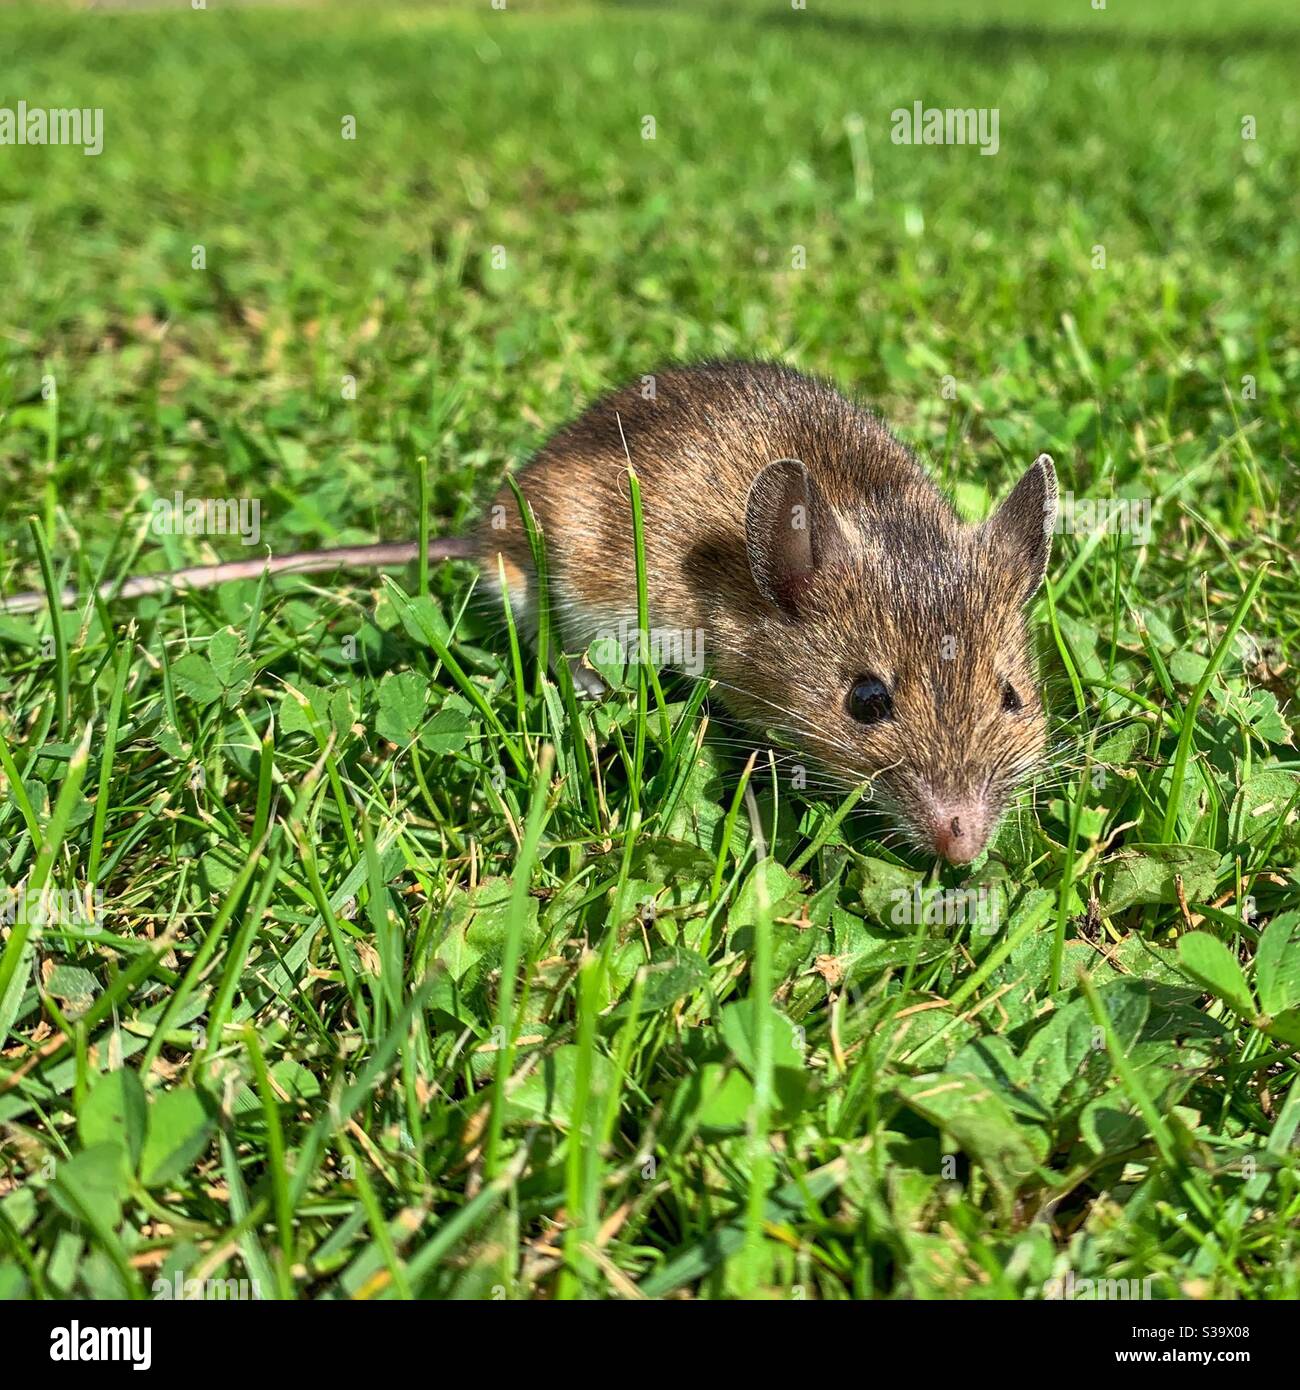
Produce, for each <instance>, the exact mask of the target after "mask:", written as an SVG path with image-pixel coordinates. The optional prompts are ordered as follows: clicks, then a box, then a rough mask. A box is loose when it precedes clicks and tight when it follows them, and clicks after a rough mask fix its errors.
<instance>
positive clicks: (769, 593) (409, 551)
mask: <svg viewBox="0 0 1300 1390" xmlns="http://www.w3.org/2000/svg"><path fill="white" fill-rule="evenodd" d="M629 470H633V471H634V472H635V476H636V478H637V481H638V484H639V490H640V496H641V507H642V533H643V542H644V555H645V574H646V594H647V617H648V632H646V633H644V634H640V635H639V636H638V634H639V623H638V602H637V577H636V566H635V531H634V522H633V511H632V506H631V489H630V480H629ZM515 482H516V484H517V486H518V488H519V491H520V493H521V495H522V497H523V498H524V499H525V501H526V503H527V506H528V508H529V509H530V511H531V513H532V516H533V519H534V521H535V526H536V529H537V531H539V532H540V535H541V537H542V539H543V542H544V545H545V555H546V569H547V586H548V595H549V602H548V610H549V614H550V624H551V628H552V630H553V632H555V633H556V634H557V636H558V644H559V646H560V647H561V649H562V650H563V652H564V653H565V654H567V657H568V659H569V660H570V662H571V669H572V670H573V672H574V674H575V677H577V680H578V684H579V685H580V686H581V687H582V688H583V689H584V691H585V692H586V693H587V694H590V695H599V694H600V693H601V682H600V680H599V677H598V676H597V675H596V673H595V672H594V670H593V669H592V668H591V667H590V666H588V665H587V664H586V663H585V662H584V661H583V660H582V658H581V654H582V653H584V652H586V651H587V649H588V648H589V647H590V646H591V644H592V643H593V642H594V641H596V640H598V639H599V638H601V637H608V636H610V635H620V636H622V637H626V636H627V635H628V634H631V635H632V636H633V638H634V640H643V641H649V642H650V644H651V649H652V651H654V649H655V648H656V646H657V647H658V648H659V649H660V650H661V651H663V650H667V651H668V652H669V653H678V654H680V653H682V652H687V651H689V652H690V653H691V654H692V656H695V657H698V659H699V662H700V670H699V671H698V672H693V673H695V674H700V675H701V676H703V677H704V678H707V679H708V680H710V681H711V682H712V683H713V686H714V689H715V690H716V693H717V697H718V699H719V701H720V702H721V704H722V705H723V706H724V708H725V709H726V711H727V713H728V714H729V715H730V716H731V717H732V718H733V719H734V720H736V721H737V722H738V724H740V725H741V726H742V727H743V728H744V729H745V730H746V731H747V732H748V733H749V734H750V735H751V736H753V737H754V738H755V739H757V740H758V741H759V742H760V743H762V744H764V745H765V744H767V743H770V742H779V743H780V745H781V746H782V748H783V749H785V750H788V751H789V752H790V754H791V755H792V756H793V757H795V758H797V759H803V760H806V762H807V764H808V766H809V768H810V769H812V770H813V771H814V772H816V773H817V774H819V775H821V776H822V777H823V778H824V779H825V781H826V782H827V783H829V784H830V785H834V786H839V787H842V788H844V789H845V790H846V791H847V790H849V789H851V788H853V787H855V786H858V785H862V784H866V785H867V787H869V790H870V796H871V800H872V802H873V803H874V804H875V805H876V806H877V807H878V808H879V809H881V810H883V811H884V812H886V813H887V814H888V815H890V816H891V818H892V819H893V820H894V821H895V822H896V824H897V825H898V827H899V829H900V831H901V832H902V834H903V835H904V837H905V838H906V839H907V840H908V841H909V842H910V843H911V844H912V845H913V846H914V847H915V848H917V849H919V850H920V851H922V852H923V853H927V854H931V855H933V856H935V857H936V858H937V859H940V860H943V861H946V862H948V863H950V864H953V865H966V864H969V863H970V862H971V861H972V860H974V859H976V858H977V857H978V856H979V855H980V854H981V853H982V852H983V851H984V850H985V848H986V847H987V846H988V844H989V842H990V840H991V838H992V836H993V834H994V831H995V830H996V828H997V826H998V823H999V821H1000V820H1001V818H1002V816H1003V814H1004V813H1005V811H1006V809H1007V808H1008V806H1009V805H1010V804H1011V802H1012V800H1013V798H1014V796H1015V794H1016V792H1017V791H1018V790H1019V788H1020V787H1021V786H1022V785H1023V784H1024V782H1025V780H1026V778H1027V777H1028V775H1029V774H1030V773H1031V771H1032V770H1033V769H1034V768H1035V767H1036V766H1037V765H1038V763H1039V762H1040V760H1041V758H1042V756H1043V753H1044V750H1045V747H1046V741H1047V720H1046V710H1045V706H1044V699H1043V693H1042V688H1041V683H1040V680H1039V675H1038V671H1037V667H1036V661H1035V657H1034V651H1033V644H1032V640H1031V632H1030V628H1029V623H1028V606H1029V604H1030V602H1031V600H1032V599H1033V598H1034V595H1035V594H1036V593H1037V591H1038V589H1039V588H1040V586H1041V584H1042V582H1043V579H1044V576H1045V575H1046V572H1047V568H1048V564H1049V562H1050V558H1051V543H1052V536H1053V533H1054V530H1055V522H1056V511H1057V481H1056V472H1055V467H1054V464H1053V461H1052V459H1051V457H1050V456H1049V455H1047V454H1045V453H1044V454H1040V455H1039V456H1038V457H1037V458H1036V459H1035V460H1034V461H1033V463H1032V464H1030V465H1029V467H1028V468H1027V470H1026V471H1025V472H1024V474H1023V475H1022V476H1021V477H1020V479H1019V480H1018V482H1017V483H1016V484H1015V486H1014V487H1013V488H1012V489H1011V491H1010V492H1009V493H1008V495H1007V496H1006V498H1005V499H1004V500H1003V501H1002V502H1001V504H1000V505H999V506H998V507H997V508H996V509H995V510H994V511H993V513H992V514H991V515H990V516H989V517H988V518H987V519H986V520H984V521H982V522H979V523H969V522H966V521H963V520H962V519H961V517H960V516H959V515H958V513H957V511H956V510H955V508H954V507H953V505H952V503H951V502H950V501H949V499H948V498H947V497H946V496H945V495H944V493H943V492H942V490H941V489H940V488H939V487H938V485H937V484H936V483H935V482H934V481H933V480H932V479H931V477H930V476H929V474H928V473H927V472H926V470H925V468H924V467H923V466H922V464H921V462H920V461H919V459H918V458H917V456H916V455H915V454H914V453H913V452H912V451H911V450H910V449H909V448H908V447H907V446H906V445H905V444H903V443H902V442H901V441H900V440H899V439H898V438H897V437H896V436H895V435H894V434H893V433H892V431H891V430H890V429H889V428H888V426H887V425H886V424H885V423H884V421H883V420H882V419H881V418H880V416H879V415H878V414H876V413H875V412H874V411H873V410H871V409H869V408H868V407H866V406H865V405H862V404H860V403H858V402H856V401H854V400H852V399H850V397H849V396H847V395H845V394H844V393H842V392H841V391H840V390H839V389H838V388H837V387H836V386H835V385H834V384H833V383H831V382H829V381H826V380H823V379H821V378H818V377H815V376H810V375H807V374H805V373H802V372H799V371H796V370H795V369H793V368H791V367H788V366H785V365H783V364H780V363H773V362H755V361H710V362H702V363H698V364H694V365H683V366H672V367H669V368H667V369H665V370H663V371H660V372H657V373H654V374H651V375H648V376H643V377H641V378H639V379H638V380H637V381H634V382H632V383H630V384H629V385H626V386H624V387H622V388H620V389H618V390H615V391H612V392H610V393H608V394H607V395H605V396H603V397H601V398H600V399H599V400H597V401H596V402H595V403H594V404H593V405H591V406H589V407H588V408H587V409H586V410H584V411H583V412H582V413H581V414H579V415H578V416H577V417H576V418H575V419H573V420H572V421H570V422H569V423H568V424H566V425H564V426H562V427H561V428H560V429H559V430H557V431H556V432H555V433H554V434H553V435H551V436H550V438H549V439H548V440H547V441H546V442H545V443H544V444H543V445H542V447H541V448H540V449H539V450H538V451H537V452H536V453H535V454H534V455H533V457H532V458H531V459H530V460H529V461H528V462H527V463H526V464H525V465H524V466H523V468H522V469H520V470H519V472H518V473H516V475H515ZM429 554H430V558H431V559H432V560H436V561H443V560H451V559H461V560H468V561H470V562H472V563H474V564H475V565H477V566H478V568H479V570H480V572H481V575H482V583H483V586H484V588H485V589H486V591H487V593H488V595H489V596H490V597H491V598H492V599H493V600H494V601H496V602H498V603H502V602H505V603H508V604H509V605H510V610H511V614H512V617H513V618H514V620H515V622H516V624H517V625H518V627H519V629H520V631H521V632H523V633H524V634H525V635H526V636H528V637H529V638H530V639H535V637H536V635H537V630H538V621H539V595H538V579H537V574H536V571H535V568H534V565H533V552H532V546H531V543H530V540H529V536H528V527H527V525H526V524H525V520H524V517H523V515H522V514H521V512H520V508H519V504H518V501H517V499H516V497H515V494H514V491H513V489H512V488H511V487H510V486H509V484H503V486H502V488H501V490H500V491H499V492H498V493H497V494H496V496H495V497H494V499H493V500H492V502H491V503H490V504H489V506H488V507H487V509H486V511H485V512H484V514H483V516H482V518H481V520H480V521H479V522H478V523H477V524H476V525H475V526H474V527H473V528H471V530H470V531H469V532H468V533H467V534H465V535H464V536H458V537H447V538H443V539H439V540H435V541H433V542H431V543H430V546H429ZM417 557H418V543H417V542H383V543H380V544H377V545H361V546H345V547H336V548H333V549H327V550H312V551H298V552H294V553H293V554H288V555H281V556H271V557H269V558H262V559H251V560H243V561H234V562H230V563H226V564H216V565H202V566H194V567H190V568H187V569H182V570H177V571H174V572H172V573H170V574H163V575H145V576H134V577H132V578H129V579H127V580H125V581H124V582H122V583H120V584H117V583H114V584H108V585H105V586H104V587H103V589H102V590H101V593H102V594H103V596H104V597H105V598H132V597H138V596H142V595H147V594H158V593H163V592H166V591H169V590H184V589H190V588H208V587H211V586H213V585H217V584H221V583H226V582H230V581H232V580H240V579H256V578H258V577H259V576H260V575H262V574H263V573H267V574H270V575H275V574H280V573H307V572H312V571H323V570H328V569H337V568H340V567H359V568H378V567H385V566H403V565H407V564H409V563H411V562H412V561H413V560H415V559H416V558H417ZM45 602H46V596H45V595H44V594H43V593H33V594H20V595H17V596H15V597H13V598H10V599H8V600H5V601H4V602H3V603H2V604H0V607H2V608H3V610H4V611H8V612H25V611H33V610H35V609H37V608H39V607H41V606H43V605H44V603H45ZM60 602H61V603H63V604H64V605H65V606H71V605H73V604H75V603H76V602H78V595H77V593H76V591H75V590H66V591H64V592H63V593H62V594H61V595H60ZM668 664H680V663H679V662H670V663H668Z"/></svg>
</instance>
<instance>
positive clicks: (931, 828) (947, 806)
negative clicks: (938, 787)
mask: <svg viewBox="0 0 1300 1390" xmlns="http://www.w3.org/2000/svg"><path fill="white" fill-rule="evenodd" d="M925 819H926V830H927V832H928V834H929V838H930V843H931V844H932V845H933V846H934V852H935V853H936V854H937V855H938V856H939V857H940V858H941V859H946V860H947V861H948V863H950V864H969V863H970V861H971V860H972V859H974V858H975V856H976V855H977V854H978V853H979V852H980V850H982V849H983V848H984V846H985V844H987V843H988V838H989V829H990V826H989V814H988V808H987V807H986V806H985V805H984V803H983V802H982V801H977V800H975V799H974V798H964V797H963V798H952V799H945V800H942V801H935V802H933V803H932V804H931V805H930V807H929V812H928V814H927V816H926V818H925Z"/></svg>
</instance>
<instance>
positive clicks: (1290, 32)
mask: <svg viewBox="0 0 1300 1390" xmlns="http://www.w3.org/2000/svg"><path fill="white" fill-rule="evenodd" d="M604 3H605V5H606V7H607V8H609V9H617V10H673V11H676V12H677V13H679V14H682V15H691V16H694V17H696V18H713V19H717V20H720V21H722V20H726V21H730V22H731V23H735V24H766V25H771V26H773V27H775V28H781V29H795V28H799V27H802V26H806V25H811V26H812V27H813V28H815V29H819V30H822V31H824V32H826V33H830V34H840V35H844V36H849V37H856V38H859V39H863V40H875V41H877V42H880V43H899V42H906V41H911V42H916V41H918V40H920V41H931V42H933V41H936V40H937V41H939V42H941V43H942V44H943V45H944V47H946V48H950V49H961V50H963V51H965V52H976V53H978V52H982V51H984V50H986V49H999V48H1004V49H1011V48H1030V49H1034V48H1037V49H1044V48H1077V49H1103V50H1107V51H1113V52H1129V51H1132V50H1133V49H1142V50H1145V51H1147V52H1151V53H1166V52H1180V53H1198V54H1203V55H1205V56H1207V57H1223V56H1225V55H1227V54H1230V53H1242V52H1276V51H1278V50H1285V49H1300V28H1286V29H1281V28H1278V29H1270V28H1267V27H1264V26H1262V25H1249V26H1243V27H1241V28H1232V29H1227V30H1225V31H1224V32H1211V31H1209V30H1204V29H1203V30H1199V31H1198V30H1191V31H1182V32H1179V31H1176V30H1170V31H1169V32H1159V31H1155V30H1141V29H1130V28H1128V27H1121V26H1112V25H1107V24H1106V22H1105V21H1104V20H1100V21H1098V22H1097V23H1096V24H1092V25H1087V26H1085V25H1080V24H1074V25H1069V26H1059V27H1050V26H1040V25H1034V24H1016V23H1003V22H996V21H995V22H991V23H985V24H980V23H974V24H953V23H945V22H944V21H943V20H941V19H935V20H934V21H932V22H926V21H921V22H911V21H908V20H902V19H890V18H887V17H881V18H878V19H876V18H872V17H871V16H869V15H854V14H827V13H825V12H824V11H819V10H815V9H814V8H812V7H811V6H810V7H809V8H808V9H806V10H793V9H789V8H772V9H765V10H754V11H751V12H746V11H744V10H735V9H732V8H727V9H723V8H717V9H714V8H712V7H711V6H705V5H696V4H691V3H680V0H604Z"/></svg>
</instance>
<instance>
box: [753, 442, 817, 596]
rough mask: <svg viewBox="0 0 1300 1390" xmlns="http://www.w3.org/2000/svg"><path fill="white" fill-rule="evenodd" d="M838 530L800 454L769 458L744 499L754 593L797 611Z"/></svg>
mask: <svg viewBox="0 0 1300 1390" xmlns="http://www.w3.org/2000/svg"><path fill="white" fill-rule="evenodd" d="M837 535H838V524H837V522H836V520H835V517H834V516H833V515H832V514H831V513H830V511H829V509H828V508H827V507H826V506H825V504H824V502H823V500H822V498H821V494H820V493H819V492H818V490H817V485H816V483H814V482H813V480H812V478H811V477H810V476H809V474H808V470H807V469H806V468H805V467H804V466H803V464H802V463H800V462H799V460H798V459H778V460H777V461H776V462H775V463H769V464H768V465H767V467H766V468H764V469H763V471H762V472H761V473H759V475H758V477H756V478H755V479H754V481H753V483H751V484H750V488H749V496H748V498H747V499H746V501H745V550H746V553H747V554H748V556H749V572H750V574H751V575H753V577H754V584H755V585H756V587H757V588H758V592H759V593H760V594H762V595H763V597H764V598H765V599H767V600H769V601H770V602H771V603H774V604H776V606H777V607H778V608H780V609H781V610H782V611H783V612H785V613H789V614H790V615H792V616H794V615H797V614H798V611H799V603H800V599H801V597H802V595H803V592H804V590H805V588H806V586H807V584H808V581H809V580H810V579H811V578H812V577H813V575H814V574H815V573H816V572H817V569H818V567H819V566H820V565H821V564H823V563H824V561H825V559H826V557H827V555H828V554H829V553H830V547H831V546H832V544H833V543H834V540H835V538H836V536H837Z"/></svg>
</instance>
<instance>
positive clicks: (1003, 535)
mask: <svg viewBox="0 0 1300 1390" xmlns="http://www.w3.org/2000/svg"><path fill="white" fill-rule="evenodd" d="M1055 529H1056V468H1055V466H1054V465H1053V463H1052V460H1051V456H1050V455H1048V454H1039V456H1038V457H1037V458H1036V459H1035V460H1034V461H1033V463H1031V464H1030V465H1029V470H1028V472H1026V473H1025V475H1024V477H1023V478H1021V480H1020V481H1019V482H1018V483H1017V484H1016V485H1015V487H1014V488H1012V489H1011V495H1010V496H1009V497H1008V498H1007V500H1006V501H1005V502H1003V504H1002V505H1001V506H1000V507H999V508H998V509H997V511H996V512H994V513H993V515H992V516H991V517H989V519H988V520H987V521H986V522H985V523H984V526H983V531H984V534H985V535H986V536H987V537H988V538H989V540H991V541H992V543H993V544H994V546H995V547H996V548H997V549H998V550H999V551H1000V552H1001V553H1002V556H1003V558H1004V560H1005V561H1006V563H1008V564H1009V565H1010V566H1011V568H1012V572H1013V574H1014V576H1015V580H1016V583H1017V585H1018V586H1019V588H1020V596H1021V602H1023V603H1028V602H1029V600H1030V599H1031V598H1033V596H1034V595H1035V594H1036V593H1037V592H1038V586H1039V585H1040V584H1041V583H1042V582H1043V576H1044V575H1045V574H1046V573H1047V562H1048V560H1050V559H1051V556H1052V533H1053V531H1055Z"/></svg>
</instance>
